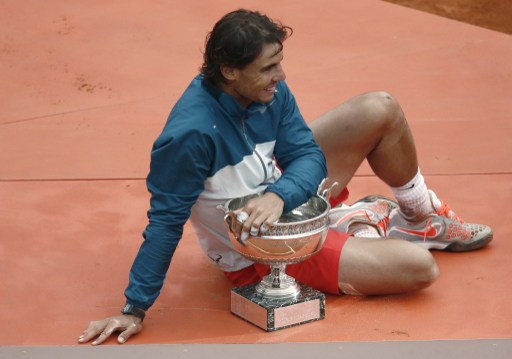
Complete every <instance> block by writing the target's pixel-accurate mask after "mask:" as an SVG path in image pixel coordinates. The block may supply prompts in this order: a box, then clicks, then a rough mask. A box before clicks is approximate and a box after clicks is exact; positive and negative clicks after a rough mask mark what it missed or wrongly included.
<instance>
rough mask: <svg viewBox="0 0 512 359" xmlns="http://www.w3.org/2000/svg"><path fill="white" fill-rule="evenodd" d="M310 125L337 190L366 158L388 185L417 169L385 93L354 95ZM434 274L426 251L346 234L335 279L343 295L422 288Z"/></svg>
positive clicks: (397, 112)
mask: <svg viewBox="0 0 512 359" xmlns="http://www.w3.org/2000/svg"><path fill="white" fill-rule="evenodd" d="M310 127H311V129H312V131H313V134H314V136H315V140H316V141H317V142H318V144H319V145H320V146H321V147H322V150H323V151H324V154H325V156H326V158H327V168H328V173H329V178H330V180H331V181H337V182H338V183H339V184H340V186H339V188H338V191H341V190H342V189H343V188H344V187H345V186H346V185H347V184H348V183H349V182H350V180H351V179H352V177H353V175H354V174H355V172H356V171H357V169H358V168H359V166H360V165H361V163H362V162H363V161H364V160H365V159H367V160H368V163H369V164H370V167H371V168H372V169H373V171H374V172H375V174H376V175H377V176H378V177H379V178H380V179H381V180H383V181H384V182H385V183H387V184H388V185H389V186H391V187H398V186H402V185H404V184H406V183H407V182H408V181H409V180H411V179H412V178H413V177H414V176H415V175H416V173H417V172H418V161H417V157H416V149H415V146H414V141H413V138H412V134H411V131H410V130H409V126H408V125H407V122H406V120H405V116H404V114H403V111H402V109H401V108H400V106H399V104H398V103H397V101H396V100H395V99H394V98H393V97H392V96H391V95H389V94H388V93H385V92H372V93H367V94H363V95H360V96H357V97H354V98H352V99H350V100H349V101H347V102H345V103H343V104H341V105H339V106H338V107H336V108H334V109H333V110H331V111H328V112H327V113H326V114H324V115H322V116H320V117H319V118H318V119H316V120H315V121H313V122H312V123H311V124H310ZM333 195H334V196H336V195H337V192H334V193H333ZM438 276H439V269H438V267H437V264H436V263H435V261H434V258H433V257H432V255H431V254H430V252H429V251H427V250H425V249H423V248H421V247H418V246H417V245H415V244H412V243H409V242H406V241H403V240H399V239H385V240H382V239H369V238H355V237H351V238H349V239H348V240H347V242H346V244H345V246H344V247H343V251H342V255H341V258H340V266H339V273H338V282H339V287H340V290H341V291H342V292H345V293H347V294H370V295H373V294H395V293H404V292H410V291H414V290H418V289H422V288H425V287H427V286H429V285H430V284H431V283H432V282H433V281H435V280H436V278H437V277H438Z"/></svg>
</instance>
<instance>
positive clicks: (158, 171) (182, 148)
mask: <svg viewBox="0 0 512 359" xmlns="http://www.w3.org/2000/svg"><path fill="white" fill-rule="evenodd" d="M172 131H173V133H172V134H171V133H170V129H169V126H166V128H165V129H164V132H163V133H162V135H161V136H160V137H159V138H158V139H157V141H156V142H155V144H154V146H153V149H152V152H151V165H150V172H149V175H148V177H147V187H148V190H149V192H150V193H151V200H150V210H149V211H148V218H149V223H148V225H147V227H146V229H145V231H144V233H143V237H144V241H143V243H142V245H141V247H140V249H139V252H138V254H137V256H136V258H135V261H134V263H133V265H132V268H131V270H130V274H129V284H128V287H127V289H126V290H125V297H126V300H127V302H128V303H130V304H133V305H135V306H136V307H139V308H142V309H147V308H149V307H150V306H151V305H152V304H153V303H154V301H155V300H156V298H157V297H158V295H159V294H160V291H161V289H162V286H163V283H164V280H165V277H166V274H167V271H168V269H169V265H170V262H171V258H172V256H173V254H174V251H175V250H176V246H177V245H178V242H179V240H180V239H181V236H182V233H183V226H184V224H185V222H186V221H187V220H188V218H189V216H190V211H191V208H192V206H193V205H194V203H195V202H196V200H197V197H198V196H199V194H200V193H201V192H202V191H203V189H204V180H205V178H206V177H207V175H208V171H209V159H210V158H211V153H210V151H209V146H208V140H207V139H206V137H205V136H203V135H202V134H201V133H199V132H198V131H188V132H187V133H181V134H180V129H179V126H178V128H176V126H174V127H173V129H172Z"/></svg>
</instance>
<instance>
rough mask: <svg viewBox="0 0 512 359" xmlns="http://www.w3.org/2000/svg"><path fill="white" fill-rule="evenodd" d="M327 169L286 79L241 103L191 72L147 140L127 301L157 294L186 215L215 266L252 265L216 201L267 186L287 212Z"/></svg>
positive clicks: (147, 302)
mask: <svg viewBox="0 0 512 359" xmlns="http://www.w3.org/2000/svg"><path fill="white" fill-rule="evenodd" d="M276 162H277V163H278V164H279V167H277V166H276ZM326 171H327V170H326V164H325V157H324V155H323V153H322V151H321V149H320V147H319V146H318V145H317V144H316V142H315V141H314V139H313V135H312V133H311V130H310V129H309V127H308V126H307V124H306V123H305V121H304V119H303V117H302V115H301V114H300V111H299V109H298V107H297V104H296V103H295V99H294V97H293V95H292V93H291V92H290V90H289V89H288V87H287V85H286V83H285V82H280V83H279V84H278V85H277V87H276V93H275V96H274V99H273V100H272V101H270V102H269V103H266V104H260V103H252V104H251V105H249V106H248V107H247V108H243V107H242V106H240V104H239V103H238V102H237V101H236V100H235V99H234V98H233V97H231V96H229V95H228V94H226V93H224V92H223V91H221V90H220V89H219V88H217V87H216V86H214V85H212V84H211V83H210V82H208V81H207V80H204V79H203V77H202V76H201V75H198V76H197V77H196V78H194V80H193V81H192V83H191V84H190V85H189V87H188V88H187V89H186V90H185V92H184V94H183V95H182V96H181V98H180V99H179V100H178V102H177V103H176V104H175V106H174V108H173V109H172V111H171V113H170V115H169V118H168V120H167V123H166V124H165V127H164V129H163V131H162V133H161V135H160V136H159V137H158V138H157V140H156V141H155V143H154V145H153V149H152V152H151V165H150V172H149V175H148V177H147V187H148V190H149V192H150V193H151V201H150V206H151V207H150V210H149V211H148V218H149V223H148V225H147V227H146V229H145V231H144V233H143V236H144V241H143V243H142V245H141V247H140V250H139V252H138V254H137V256H136V258H135V261H134V263H133V266H132V268H131V271H130V276H129V285H128V288H127V289H126V291H125V296H126V299H127V303H130V304H133V305H135V306H136V307H139V308H142V309H147V308H149V307H150V306H151V305H152V304H153V302H154V301H155V300H156V298H157V297H158V295H159V293H160V290H161V288H162V286H163V282H164V280H165V276H166V273H167V270H168V268H169V264H170V261H171V258H172V256H173V254H174V251H175V250H176V246H177V245H178V242H179V240H180V239H181V236H182V232H183V226H184V224H185V222H186V221H187V220H188V219H189V218H190V220H191V223H192V225H193V227H194V230H195V232H196V234H197V237H198V239H199V243H200V245H201V248H202V249H203V251H204V252H205V253H206V255H207V256H208V257H209V258H210V259H211V260H212V261H213V262H214V263H215V264H217V265H218V266H219V267H220V268H221V269H222V270H224V271H228V272H229V271H236V270H239V269H242V268H245V267H247V266H249V265H251V264H252V262H251V261H250V260H248V259H246V258H244V257H242V256H241V255H240V254H239V253H238V252H236V251H235V250H234V248H233V247H232V245H231V243H230V241H229V237H228V234H227V229H226V227H225V224H224V221H223V217H224V213H223V212H222V211H220V210H218V209H217V208H216V206H217V205H219V204H220V205H222V204H224V203H225V202H226V201H228V200H229V199H231V198H236V197H241V196H245V195H248V194H253V193H258V192H261V191H267V192H274V193H276V194H277V195H278V196H279V197H281V198H282V199H283V201H284V212H287V211H290V210H292V209H293V208H295V207H297V206H299V205H301V204H302V203H304V202H306V201H307V200H308V199H309V198H310V197H311V196H313V195H314V194H315V193H316V191H317V188H318V185H319V184H320V182H321V181H322V179H324V178H325V177H326Z"/></svg>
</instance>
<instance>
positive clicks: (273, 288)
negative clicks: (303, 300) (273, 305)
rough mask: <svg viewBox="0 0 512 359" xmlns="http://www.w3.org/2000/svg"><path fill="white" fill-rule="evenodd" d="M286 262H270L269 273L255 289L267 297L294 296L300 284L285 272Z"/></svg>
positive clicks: (297, 293) (298, 290)
mask: <svg viewBox="0 0 512 359" xmlns="http://www.w3.org/2000/svg"><path fill="white" fill-rule="evenodd" d="M285 269H286V264H281V263H279V264H271V265H270V274H269V275H267V276H265V277H264V278H263V279H262V281H261V282H260V283H259V284H258V285H257V286H256V291H257V292H258V293H259V294H261V295H262V296H264V297H267V298H295V297H297V296H298V295H299V293H300V286H299V285H298V284H297V283H296V282H295V279H294V278H293V277H290V276H289V275H287V274H286V273H285Z"/></svg>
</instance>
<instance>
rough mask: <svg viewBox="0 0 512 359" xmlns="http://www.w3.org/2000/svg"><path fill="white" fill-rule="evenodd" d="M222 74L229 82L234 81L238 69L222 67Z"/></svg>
mask: <svg viewBox="0 0 512 359" xmlns="http://www.w3.org/2000/svg"><path fill="white" fill-rule="evenodd" d="M220 72H221V74H222V76H224V78H225V79H226V80H228V81H233V80H235V79H236V69H235V68H234V67H230V66H226V65H220Z"/></svg>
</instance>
